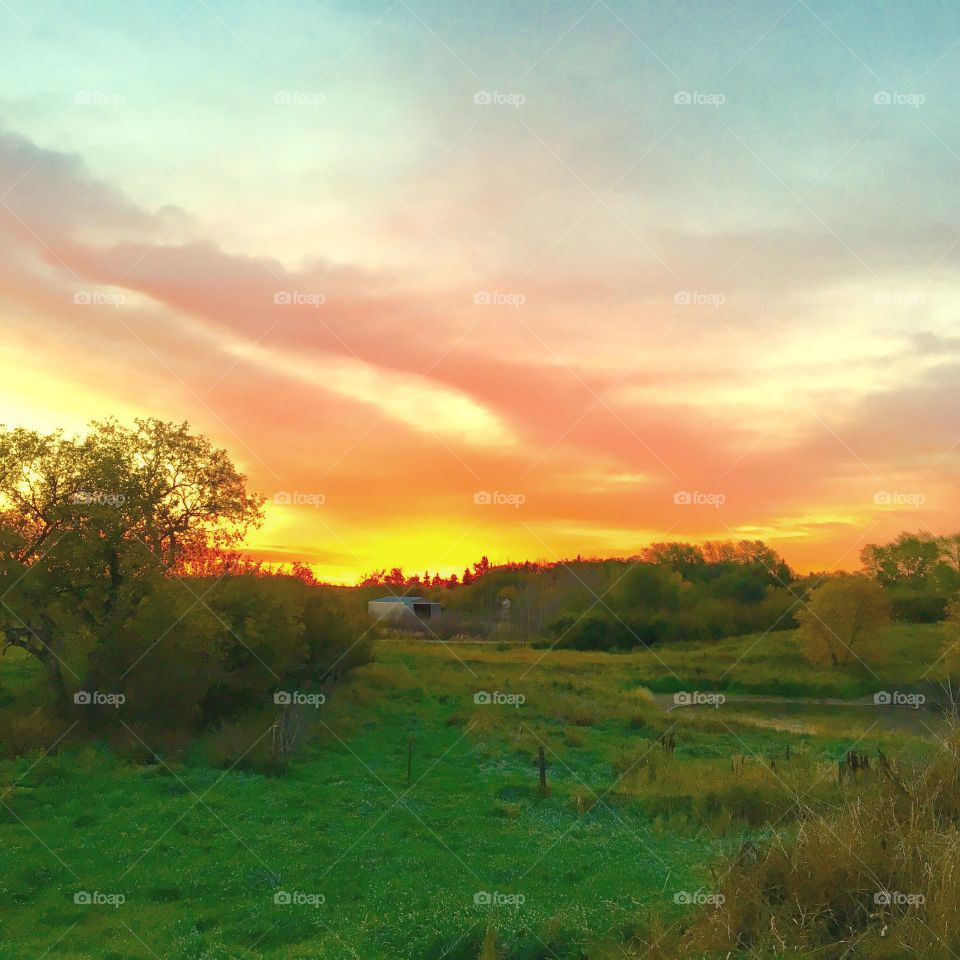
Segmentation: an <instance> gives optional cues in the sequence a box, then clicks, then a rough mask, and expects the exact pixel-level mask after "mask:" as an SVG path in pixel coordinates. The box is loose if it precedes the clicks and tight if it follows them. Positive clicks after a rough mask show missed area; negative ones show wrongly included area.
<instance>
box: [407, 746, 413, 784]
mask: <svg viewBox="0 0 960 960" xmlns="http://www.w3.org/2000/svg"><path fill="white" fill-rule="evenodd" d="M412 782H413V734H412V733H411V734H410V735H409V736H408V737H407V786H409V785H410V784H411V783H412Z"/></svg>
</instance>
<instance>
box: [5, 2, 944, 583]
mask: <svg viewBox="0 0 960 960" xmlns="http://www.w3.org/2000/svg"><path fill="white" fill-rule="evenodd" d="M102 7H103V10H102V12H101V14H99V15H98V16H97V17H96V18H92V17H91V16H90V15H89V13H84V12H83V11H82V10H79V9H77V8H76V6H75V5H70V4H67V3H64V2H43V3H39V4H30V5H26V4H19V3H14V4H13V5H12V7H11V8H10V10H9V12H8V13H7V14H6V15H5V14H3V13H2V12H0V17H4V25H5V28H6V30H7V35H8V41H9V42H8V47H9V52H8V55H7V56H6V57H5V59H4V61H3V62H0V78H2V80H3V88H4V90H5V96H4V98H3V99H2V100H0V253H2V258H0V264H2V265H0V309H2V311H3V314H2V315H3V317H4V327H5V337H4V340H3V343H2V347H0V349H2V351H3V354H2V355H3V367H2V369H3V374H4V376H3V377H2V379H0V422H5V423H6V424H7V425H8V426H20V425H22V426H27V427H36V428H41V429H50V428H52V427H55V426H63V427H64V428H66V429H67V430H71V431H79V430H82V429H83V425H84V424H85V423H86V422H87V421H89V420H91V419H99V418H103V417H105V416H109V415H115V416H117V417H118V418H119V419H121V420H127V421H129V420H130V419H131V418H132V417H134V416H138V415H142V416H156V417H160V418H163V419H168V420H175V421H182V420H187V421H189V422H190V423H191V424H192V425H193V427H194V428H195V429H197V430H199V431H201V432H203V433H205V434H207V435H208V436H210V437H211V438H212V439H213V440H214V441H215V442H217V443H218V444H219V445H222V446H224V447H226V448H227V449H228V450H230V452H231V454H232V455H233V457H234V458H235V460H236V462H237V463H238V464H239V465H240V466H241V467H242V469H243V470H244V471H245V472H246V473H247V474H248V476H249V478H250V486H251V488H252V489H254V490H258V491H262V492H263V493H264V494H265V495H266V496H267V498H268V503H267V508H266V510H267V513H266V522H265V524H264V526H263V528H262V529H261V530H260V531H258V532H257V533H256V534H255V535H254V536H253V537H252V538H251V540H250V549H251V552H252V553H253V554H254V555H255V556H259V557H262V558H264V559H272V560H274V561H282V560H284V559H288V560H293V559H302V560H304V561H306V562H308V563H310V564H312V565H313V567H314V569H315V571H316V573H317V575H318V576H321V577H322V578H324V579H328V580H331V581H334V582H353V581H355V580H356V579H357V578H358V577H360V576H362V575H363V574H364V573H367V572H369V571H371V570H373V569H379V568H382V567H390V566H394V565H397V566H402V567H403V568H404V569H405V570H406V571H407V572H409V573H420V572H422V571H423V570H424V569H429V570H430V571H431V572H438V571H439V572H441V573H444V574H449V573H452V572H459V571H461V570H462V569H463V568H464V567H465V566H466V565H468V564H470V563H472V562H473V561H475V560H478V559H479V557H480V556H481V555H482V554H485V555H487V556H488V557H489V558H490V560H491V561H492V562H503V561H507V560H525V559H531V560H534V559H546V560H553V559H559V558H565V557H573V556H576V555H578V554H581V555H584V556H628V555H632V554H636V553H637V552H639V550H640V549H641V548H642V547H643V546H644V545H646V544H647V543H649V542H651V541H653V540H690V541H693V542H702V541H704V540H709V539H712V540H726V539H740V538H746V539H763V540H765V541H766V542H767V543H768V544H769V545H770V546H771V547H773V548H775V549H776V550H778V551H779V552H781V553H782V554H783V555H784V556H785V557H786V559H787V561H788V562H789V563H791V565H793V566H794V567H795V568H796V569H798V570H801V571H806V570H810V569H833V568H847V569H850V568H854V567H856V566H857V565H858V559H857V555H858V552H859V549H860V547H861V546H863V544H864V543H868V542H877V541H881V540H884V539H890V538H892V537H893V536H895V535H896V534H897V533H898V532H900V531H901V530H904V529H918V528H926V529H930V530H933V531H934V532H937V533H948V532H953V531H954V530H955V529H957V528H958V527H960V523H958V518H957V510H956V508H955V504H956V500H957V494H958V481H957V476H958V472H957V466H958V460H960V416H958V414H960V377H958V373H960V335H958V332H957V324H956V321H955V320H954V314H955V312H956V310H957V307H958V305H960V284H958V279H957V266H958V257H960V246H958V245H957V237H956V227H955V226H954V225H952V224H951V223H950V220H949V216H948V215H947V214H945V213H944V210H945V209H948V208H949V207H948V204H947V203H945V198H947V199H948V198H949V196H950V195H951V188H952V187H953V182H954V180H955V170H956V163H957V160H958V157H957V153H956V151H958V150H960V124H958V120H957V117H956V112H955V111H954V110H953V109H952V107H953V101H952V97H951V95H950V94H951V90H952V89H953V88H954V87H955V85H956V83H957V81H958V79H960V78H958V76H957V74H958V71H960V60H958V54H957V50H956V48H954V47H952V46H951V44H950V41H951V39H952V37H953V36H954V28H956V32H960V11H956V12H952V13H951V12H949V11H944V9H943V8H942V7H941V6H939V5H937V4H935V3H933V2H932V0H931V2H926V3H923V2H922V3H920V4H919V5H914V6H911V7H910V8H904V9H902V10H889V11H887V12H886V14H885V17H884V18H883V20H882V22H878V21H877V20H875V19H873V18H872V17H871V13H870V8H869V7H868V6H867V5H866V4H865V3H862V2H854V3H851V4H847V5H844V6H843V8H842V9H838V8H837V7H836V5H831V4H827V3H825V2H822V3H814V2H801V3H799V4H793V5H792V6H791V5H789V4H783V3H780V4H776V3H773V2H760V3H755V4H752V5H750V6H749V7H743V8H740V7H737V8H736V9H735V10H734V9H733V8H730V9H726V10H724V9H717V8H716V5H711V4H708V3H704V2H698V3H693V4H689V5H686V6H685V7H684V8H683V9H668V8H666V7H658V8H652V9H647V8H643V9H637V8H636V6H635V5H632V4H628V3H616V2H610V3H608V2H604V0H601V2H599V3H594V4H593V5H590V4H589V3H586V2H570V3H567V2H560V3H556V4H551V5H549V6H548V5H537V6H536V7H535V6H534V5H530V6H529V7H527V8H523V9H518V8H517V7H518V5H509V6H507V5H499V4H491V5H489V6H480V5H473V4H471V5H469V6H460V5H458V4H455V3H454V4H445V3H439V2H432V0H431V2H422V3H412V4H407V3H403V2H401V3H399V4H390V3H386V2H384V3H379V4H378V3H374V2H372V0H371V2H368V0H360V2H358V3H356V4H351V5H350V7H349V8H341V7H326V8H317V9H307V8H304V7H303V6H302V5H298V4H295V3H293V2H280V3H278V4H273V5H271V6H269V7H267V6H265V5H264V6H259V5H242V6H239V7H238V5H229V4H226V3H217V2H210V3H206V2H205V3H202V4H191V3H190V2H184V3H180V2H169V3H158V4H153V5H150V7H149V8H146V7H144V8H140V7H138V8H136V9H131V8H130V7H129V6H125V5H123V4H119V3H113V2H107V3H105V4H103V5H102ZM947 21H950V22H949V23H948V22H947ZM931 25H935V26H936V29H931ZM41 35H42V37H43V43H42V45H38V44H37V43H36V42H32V41H36V40H37V38H38V37H39V36H41ZM38 49H42V51H43V53H42V55H39V54H38V53H37V51H38ZM771 77H777V78H779V80H778V83H776V84H771V83H770V82H769V81H770V78H771ZM787 80H789V82H786V81H787ZM486 494H490V496H489V497H487V496H485V495H486ZM493 494H500V495H501V496H500V497H497V496H493ZM685 494H689V497H685V496H684V495H685ZM287 499H289V502H286V503H285V502H283V501H284V500H287ZM521 499H522V502H518V501H520V500H521Z"/></svg>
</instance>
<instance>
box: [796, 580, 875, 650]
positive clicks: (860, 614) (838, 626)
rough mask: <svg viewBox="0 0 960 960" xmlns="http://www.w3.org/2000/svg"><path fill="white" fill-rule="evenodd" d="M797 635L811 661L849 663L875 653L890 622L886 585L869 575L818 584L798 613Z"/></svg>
mask: <svg viewBox="0 0 960 960" xmlns="http://www.w3.org/2000/svg"><path fill="white" fill-rule="evenodd" d="M797 620H799V621H800V628H799V630H798V632H797V638H798V640H799V643H800V649H801V650H802V651H803V655H804V656H805V657H806V658H807V660H808V661H809V662H810V663H814V664H830V665H832V666H834V667H845V666H847V665H848V664H849V663H850V662H851V660H854V659H856V660H858V661H861V662H863V661H869V660H871V659H873V658H874V657H875V654H876V646H877V641H878V639H879V637H880V633H881V631H882V630H883V628H884V627H886V626H887V624H888V623H889V622H890V601H889V599H888V597H887V595H886V594H885V593H884V591H883V588H882V587H881V586H880V585H879V584H878V583H876V581H874V580H870V579H869V578H867V577H865V576H859V575H854V576H838V577H832V578H830V579H828V580H826V581H825V582H824V583H822V584H821V585H820V586H818V587H817V588H816V589H815V590H814V591H813V592H812V593H811V595H810V600H809V602H808V603H807V604H806V605H805V606H804V607H803V609H801V610H800V611H799V612H798V613H797Z"/></svg>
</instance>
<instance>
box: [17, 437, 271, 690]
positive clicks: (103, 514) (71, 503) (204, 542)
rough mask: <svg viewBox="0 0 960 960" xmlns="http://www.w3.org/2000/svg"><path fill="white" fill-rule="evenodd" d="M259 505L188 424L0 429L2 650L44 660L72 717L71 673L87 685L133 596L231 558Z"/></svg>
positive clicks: (223, 457)
mask: <svg viewBox="0 0 960 960" xmlns="http://www.w3.org/2000/svg"><path fill="white" fill-rule="evenodd" d="M262 504H263V498H262V497H259V496H256V495H253V494H250V493H248V492H247V490H246V477H245V476H244V475H243V474H242V473H240V472H239V471H238V470H237V469H236V467H235V466H234V465H233V463H232V461H231V459H230V457H229V455H228V453H227V452H226V451H225V450H222V449H218V448H216V447H215V446H214V445H213V444H212V443H211V442H210V441H209V440H208V439H207V438H206V437H202V436H199V435H196V434H193V433H191V431H190V428H189V426H188V425H187V424H186V423H183V424H173V423H164V422H162V421H160V420H154V419H148V420H137V421H135V425H134V426H133V427H132V428H128V427H124V426H122V425H121V424H119V423H117V422H116V421H115V420H107V421H102V422H94V423H92V424H91V425H90V430H89V432H88V433H87V435H86V436H84V437H82V438H76V437H67V436H65V435H64V434H63V432H62V431H59V430H58V431H55V432H53V433H49V434H42V433H38V432H36V431H32V430H25V429H14V430H7V429H6V428H0V584H3V585H4V589H3V591H2V592H3V595H4V599H3V602H2V605H0V632H2V641H0V642H2V648H3V649H4V650H5V649H6V648H7V647H10V646H14V647H19V648H21V649H23V650H25V651H26V652H27V653H29V654H31V655H32V656H34V657H36V658H37V659H38V660H39V661H40V662H41V663H42V664H43V666H44V668H45V669H46V671H47V674H48V676H49V678H50V683H51V686H52V689H53V692H54V696H55V699H56V700H57V702H58V703H59V704H61V705H64V704H65V703H66V701H67V691H66V683H65V679H64V670H67V671H69V672H70V673H71V674H72V675H73V676H74V677H75V678H78V679H79V676H80V672H81V671H83V670H85V669H86V663H87V660H88V657H89V654H90V652H91V650H92V649H93V647H94V645H95V644H96V642H97V640H98V638H102V636H103V635H104V634H105V633H107V634H108V633H109V629H110V628H109V620H110V618H111V617H112V616H113V617H120V616H121V613H122V611H119V610H118V605H120V604H121V603H122V602H132V601H133V598H134V596H135V594H136V593H137V591H136V590H135V589H134V588H135V587H137V586H138V585H139V586H140V587H144V586H145V585H146V584H147V583H149V582H150V578H149V574H151V573H157V572H159V575H161V576H163V575H166V574H170V573H186V572H189V570H190V567H191V564H198V565H201V566H202V565H203V563H204V561H205V558H208V557H209V555H210V553H211V552H217V551H224V550H228V549H229V548H230V547H232V546H235V545H236V544H238V543H239V542H240V541H241V540H242V539H243V536H244V535H245V533H246V532H247V531H248V530H249V529H250V527H251V526H254V525H257V524H258V523H259V522H260V520H261V517H262ZM139 599H140V600H142V599H143V598H142V597H140V598H139Z"/></svg>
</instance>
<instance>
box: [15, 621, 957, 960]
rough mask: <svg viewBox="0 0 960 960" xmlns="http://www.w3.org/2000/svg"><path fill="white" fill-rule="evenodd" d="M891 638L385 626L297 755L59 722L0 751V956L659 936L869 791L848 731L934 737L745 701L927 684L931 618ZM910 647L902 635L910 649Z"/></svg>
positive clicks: (829, 712)
mask: <svg viewBox="0 0 960 960" xmlns="http://www.w3.org/2000/svg"><path fill="white" fill-rule="evenodd" d="M904 631H909V634H910V635H909V638H908V637H906V636H905V635H904ZM888 640H889V649H890V657H889V658H888V660H887V662H885V663H884V664H883V665H882V667H880V668H875V670H876V672H877V674H878V676H877V677H874V676H872V675H870V674H869V673H867V674H866V675H865V676H864V675H859V674H857V673H856V672H855V671H852V672H850V673H849V674H844V675H842V676H840V675H838V671H831V670H829V669H826V668H824V669H822V670H819V669H814V668H811V667H809V666H807V665H805V664H804V662H803V661H802V660H801V659H800V657H799V655H798V654H797V653H796V651H795V649H794V644H793V639H792V635H791V634H790V633H786V632H784V633H776V634H770V635H768V636H766V637H762V638H760V637H757V636H753V637H743V638H737V639H735V640H730V641H722V642H719V643H712V644H709V645H704V646H696V647H694V646H689V647H686V646H677V647H673V648H670V649H669V650H666V649H661V650H659V651H657V652H656V653H655V652H653V651H644V652H639V653H629V654H606V653H582V652H574V651H549V650H544V649H535V648H533V647H530V646H509V645H506V644H500V645H497V644H491V643H488V644H482V645H481V644H470V643H452V644H448V645H442V644H437V643H421V642H413V641H411V642H401V643H381V644H379V645H378V646H377V650H376V659H375V661H374V662H373V663H371V664H368V665H367V666H364V667H361V668H358V669H357V670H355V671H354V672H353V673H352V674H351V675H350V676H349V677H348V679H347V680H345V681H344V682H343V683H342V684H340V685H339V686H338V687H337V688H336V689H335V690H334V692H333V694H332V696H331V697H330V700H329V702H327V703H326V704H325V705H323V706H322V707H320V708H316V709H313V710H312V713H311V717H310V723H309V728H310V738H309V742H307V744H306V745H305V746H304V747H303V748H302V749H301V750H300V751H299V752H298V753H297V755H296V756H295V758H294V760H293V761H292V763H291V764H290V766H289V768H288V769H287V770H286V771H285V772H284V773H282V774H280V775H269V774H266V773H264V772H260V771H259V770H258V765H257V763H256V762H255V758H256V757H257V755H258V749H259V747H260V746H261V745H262V744H263V743H264V742H268V741H269V738H270V736H271V729H270V728H271V723H272V720H271V716H270V713H269V711H266V712H265V713H264V714H263V715H262V716H260V717H257V718H253V719H252V720H251V722H250V723H249V724H248V726H247V727H246V728H245V730H244V731H234V732H233V734H232V735H233V736H234V737H239V736H241V733H243V734H245V735H246V740H244V741H243V744H242V748H241V746H237V745H233V751H232V752H229V751H228V752H227V753H226V754H225V753H224V751H223V749H222V744H220V743H219V742H218V741H217V738H216V736H215V735H211V736H209V737H207V738H206V739H205V740H201V741H194V742H192V743H189V744H187V745H183V746H178V747H174V748H167V747H163V748H161V747H160V746H157V745H155V744H150V743H146V742H142V743H140V744H139V747H140V750H139V755H136V753H135V754H134V755H131V756H124V754H123V752H122V751H118V750H116V749H114V747H115V745H112V744H110V743H106V742H99V741H94V742H93V743H90V742H89V741H87V742H83V741H81V740H79V739H74V738H73V736H72V732H71V731H70V730H69V729H65V730H63V731H61V733H62V734H63V739H62V740H61V742H60V743H59V745H58V747H57V748H56V749H55V750H54V751H52V752H51V753H50V754H49V755H44V754H43V753H42V752H41V751H39V750H37V751H33V752H28V753H26V754H25V755H23V756H20V757H19V758H17V759H6V760H4V761H3V762H2V763H0V797H2V805H0V843H2V848H3V851H4V857H3V863H4V867H3V873H2V880H0V885H2V888H3V889H2V895H3V901H4V908H3V910H2V911H0V943H2V947H0V955H2V956H3V957H4V958H5V960H6V958H8V957H9V958H16V960H19V958H31V960H32V958H37V957H41V956H45V957H50V958H64V960H88V958H90V960H92V958H98V960H102V958H108V960H110V958H113V960H121V958H123V960H127V958H136V960H140V958H143V960H147V958H151V957H163V958H171V960H228V958H230V960H233V958H238V960H239V958H243V960H247V958H254V957H266V958H276V960H281V958H282V960H311V958H341V957H361V958H363V960H380V958H384V960H386V958H409V960H424V958H432V960H441V958H475V957H480V956H485V957H509V958H550V957H556V958H581V957H589V958H605V957H615V956H624V955H627V956H643V955H645V954H646V953H649V951H650V948H651V946H652V945H653V944H654V942H657V943H659V946H658V947H657V949H658V950H664V951H666V950H667V949H668V947H667V945H668V944H669V943H673V942H674V939H675V937H676V936H677V935H678V931H683V930H684V929H686V928H688V927H689V926H690V925H691V924H692V923H694V922H695V920H696V918H697V917H698V916H699V915H700V914H701V913H702V912H703V910H704V909H705V908H704V906H703V905H700V904H699V903H698V902H697V901H698V898H702V896H703V894H702V892H703V891H709V890H715V889H717V887H718V884H719V882H720V874H719V873H718V871H722V870H723V868H724V865H725V864H727V863H729V862H730V859H731V857H736V856H737V855H738V851H740V850H743V849H744V844H747V845H748V847H747V848H748V849H749V845H751V844H753V843H757V844H761V843H765V842H767V841H768V840H769V838H770V837H771V836H772V835H774V833H779V832H782V831H786V832H787V834H789V833H790V832H791V831H794V830H796V828H797V824H798V822H799V820H798V818H800V817H806V816H809V815H811V814H815V813H817V812H823V811H830V810H832V809H834V808H835V807H836V806H837V805H838V804H839V803H840V801H841V800H847V801H849V800H851V798H856V797H857V796H858V795H859V794H860V793H861V792H862V793H865V794H870V793H871V791H876V790H877V789H878V783H879V781H878V780H877V776H878V775H877V774H876V773H875V771H870V772H867V773H865V774H864V775H863V776H862V777H860V778H857V779H856V780H855V781H848V782H847V783H845V784H844V785H843V786H841V785H839V784H838V777H837V762H838V760H839V759H840V758H842V757H843V756H844V755H845V753H846V752H847V751H848V750H858V751H864V752H873V753H875V752H876V751H877V749H882V750H883V751H884V753H885V755H886V756H889V757H891V758H893V760H894V763H896V762H897V761H898V759H899V758H904V759H906V758H910V760H911V762H915V761H916V760H917V759H918V758H923V757H925V756H933V755H934V753H935V745H934V743H935V741H934V736H933V735H934V734H935V733H936V732H937V721H936V720H935V719H934V718H933V715H932V714H928V713H926V712H924V718H926V719H924V720H923V722H922V723H921V724H920V725H919V726H917V725H916V724H914V725H913V726H912V727H910V726H904V727H903V728H902V729H899V728H897V727H896V726H891V725H889V724H881V723H879V722H878V721H879V719H880V717H881V716H883V715H888V714H889V711H887V712H886V714H885V711H884V710H883V708H875V707H869V708H859V707H858V708H844V707H838V706H835V705H833V706H831V705H830V704H822V705H816V704H814V705H809V704H808V705H807V706H806V708H805V710H806V712H805V713H803V715H802V717H800V718H799V719H798V718H797V717H796V716H791V715H790V712H789V710H785V709H784V708H783V707H782V706H773V705H771V707H770V708H769V709H764V708H762V706H761V707H758V706H757V704H756V702H753V701H751V703H749V704H747V703H744V704H740V703H738V702H737V701H736V700H735V699H733V696H734V694H738V693H739V694H754V695H773V696H793V697H831V698H844V697H846V698H859V697H862V696H865V695H868V694H870V693H872V692H873V691H875V690H876V689H878V687H877V683H878V681H882V682H883V683H884V684H887V685H889V686H892V687H894V688H895V687H896V686H897V685H900V686H906V685H909V684H911V683H915V682H916V681H918V680H919V679H920V675H921V674H922V673H923V672H924V670H925V667H924V666H923V663H924V658H927V659H926V663H932V662H933V660H935V659H936V653H935V651H937V650H938V649H939V640H938V639H937V636H936V628H935V627H924V626H919V627H918V626H912V627H903V626H896V627H893V628H891V631H890V636H889V637H888ZM906 640H909V647H910V649H911V651H912V653H911V655H910V656H909V657H906V656H904V655H903V654H902V652H901V653H900V654H899V655H894V653H893V651H894V650H897V651H903V649H904V648H905V647H906V646H907V643H905V641H906ZM908 664H909V668H908ZM0 667H2V670H0V719H2V722H3V724H4V730H5V731H6V732H7V736H8V737H16V735H17V734H16V730H17V718H18V717H20V716H22V715H23V713H24V712H25V711H28V710H29V707H28V706H27V705H28V704H30V703H36V702H37V698H38V697H39V696H40V695H39V693H38V689H37V686H36V685H37V682H38V678H37V677H36V675H35V673H34V672H33V668H32V665H31V664H28V663H27V662H26V661H25V660H23V659H19V658H18V657H17V656H16V651H12V652H11V653H10V654H9V655H8V656H7V657H5V658H4V660H3V661H0ZM681 689H684V690H726V691H728V692H729V693H730V695H731V700H730V701H728V702H727V703H724V704H722V705H720V706H718V707H696V708H688V709H678V710H673V711H671V710H669V709H664V704H663V700H664V698H663V697H657V696H655V694H654V693H653V692H652V691H659V692H661V693H663V692H669V691H675V690H681ZM478 694H480V696H479V697H478V696H477V695H478ZM484 694H486V695H487V696H483V695H484ZM478 699H479V700H480V701H481V702H477V700H478ZM484 700H487V701H490V702H482V701H484ZM121 709H122V708H121ZM845 710H846V711H849V710H852V711H854V712H853V714H850V713H845V712H844V711H845ZM778 711H779V713H778ZM871 711H872V712H871ZM896 712H897V713H902V712H903V711H896ZM910 712H911V713H913V711H910ZM780 716H782V717H784V719H782V720H781V719H778V717H780ZM873 716H876V719H871V717H873ZM132 736H133V735H132V734H131V737H132ZM137 736H140V735H137ZM661 738H664V739H666V740H668V741H672V747H673V749H672V750H671V749H665V748H664V746H663V745H662V744H661V742H660V741H661ZM53 739H55V737H51V741H52V740H53ZM140 739H143V738H142V736H140ZM0 741H4V736H3V735H0ZM541 747H542V748H543V753H544V759H545V763H546V777H547V789H546V790H545V791H544V790H541V788H540V786H539V779H538V774H539V770H538V751H539V749H540V748H541ZM152 750H156V751H157V753H158V754H159V756H154V757H151V751H152ZM225 757H229V761H228V760H226V759H225ZM408 762H410V763H411V778H410V780H409V782H408ZM78 894H80V897H81V899H82V898H83V895H84V894H89V895H90V899H91V900H92V901H93V902H91V903H89V904H87V903H82V902H80V903H77V902H75V899H76V898H77V895H78ZM121 900H122V902H120V901H121ZM286 900H288V901H289V902H284V901H286ZM278 901H279V902H278ZM690 901H693V902H690ZM624 951H626V954H625V953H624ZM649 955H651V956H655V955H657V954H656V953H650V954H649ZM662 955H663V956H668V955H669V954H668V953H666V952H664V953H663V954H662ZM705 955H706V954H705Z"/></svg>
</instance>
